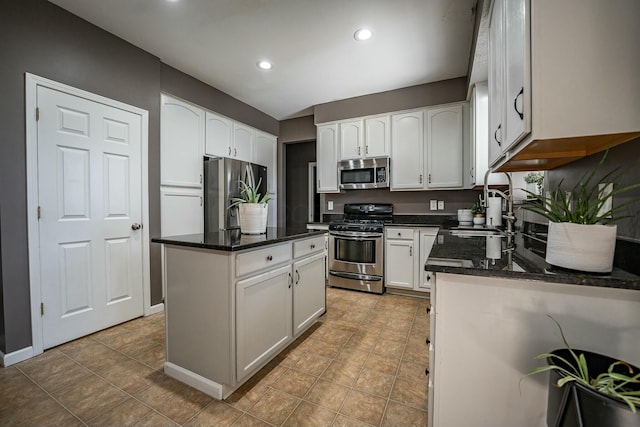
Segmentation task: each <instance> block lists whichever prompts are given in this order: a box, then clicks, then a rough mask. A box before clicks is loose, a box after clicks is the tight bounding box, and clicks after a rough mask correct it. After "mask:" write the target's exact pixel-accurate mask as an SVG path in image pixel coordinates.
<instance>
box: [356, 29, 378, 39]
mask: <svg viewBox="0 0 640 427" xmlns="http://www.w3.org/2000/svg"><path fill="white" fill-rule="evenodd" d="M371 37H373V32H372V31H371V30H370V29H368V28H360V29H359V30H358V31H356V32H355V34H354V35H353V38H354V39H356V40H358V41H359V42H361V41H365V40H369V39H370V38H371Z"/></svg>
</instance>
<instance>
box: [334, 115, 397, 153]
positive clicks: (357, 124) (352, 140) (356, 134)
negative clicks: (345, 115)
mask: <svg viewBox="0 0 640 427" xmlns="http://www.w3.org/2000/svg"><path fill="white" fill-rule="evenodd" d="M338 126H339V128H340V160H351V159H362V158H367V157H386V156H389V154H390V145H391V144H390V141H391V126H390V120H389V116H380V117H370V118H367V119H364V120H362V119H358V120H351V121H345V122H340V123H339V125H338Z"/></svg>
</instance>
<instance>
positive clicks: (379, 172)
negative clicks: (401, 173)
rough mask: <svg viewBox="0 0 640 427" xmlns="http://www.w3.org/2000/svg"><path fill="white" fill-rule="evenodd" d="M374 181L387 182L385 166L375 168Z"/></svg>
mask: <svg viewBox="0 0 640 427" xmlns="http://www.w3.org/2000/svg"><path fill="white" fill-rule="evenodd" d="M376 182H387V168H386V167H379V168H377V169H376Z"/></svg>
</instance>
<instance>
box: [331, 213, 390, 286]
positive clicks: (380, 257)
mask: <svg viewBox="0 0 640 427" xmlns="http://www.w3.org/2000/svg"><path fill="white" fill-rule="evenodd" d="M392 220H393V205H391V204H388V203H384V204H371V203H352V204H346V205H345V206H344V220H343V221H342V222H338V223H332V224H330V225H329V286H334V287H337V288H346V289H355V290H359V291H365V292H373V293H377V294H381V293H384V291H385V287H384V280H383V274H384V242H383V236H384V233H383V231H384V224H385V223H390V222H391V221H392Z"/></svg>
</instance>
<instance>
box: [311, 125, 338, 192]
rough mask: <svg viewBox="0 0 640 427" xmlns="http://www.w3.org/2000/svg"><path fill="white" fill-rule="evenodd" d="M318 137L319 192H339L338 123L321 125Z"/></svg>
mask: <svg viewBox="0 0 640 427" xmlns="http://www.w3.org/2000/svg"><path fill="white" fill-rule="evenodd" d="M317 130H318V135H317V139H316V162H317V176H318V193H337V192H338V125H337V124H336V123H333V124H327V125H319V126H318V129H317Z"/></svg>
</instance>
